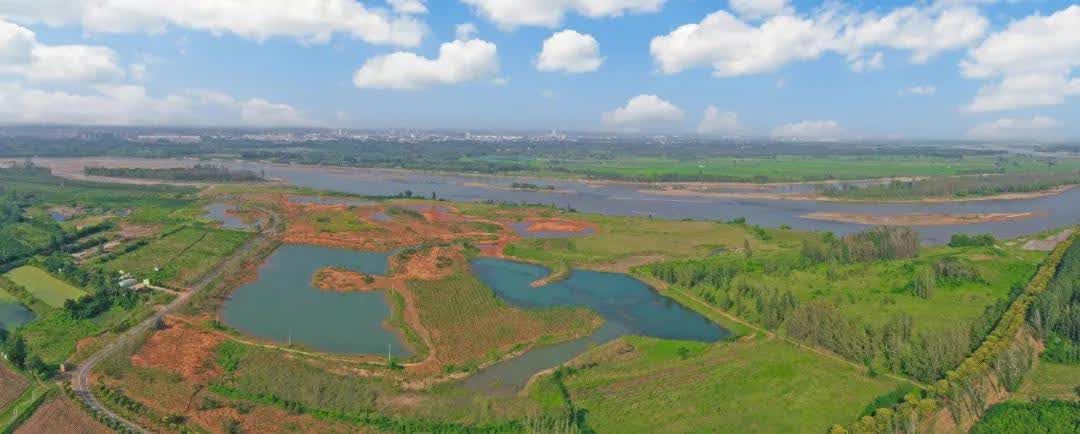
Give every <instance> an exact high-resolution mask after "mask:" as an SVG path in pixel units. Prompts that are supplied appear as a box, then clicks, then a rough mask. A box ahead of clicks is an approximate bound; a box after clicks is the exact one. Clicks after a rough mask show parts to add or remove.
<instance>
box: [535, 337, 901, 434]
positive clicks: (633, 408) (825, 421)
mask: <svg viewBox="0 0 1080 434" xmlns="http://www.w3.org/2000/svg"><path fill="white" fill-rule="evenodd" d="M572 364H573V365H575V366H586V367H585V368H582V369H579V370H576V371H575V372H573V373H572V374H569V375H567V376H565V378H564V382H565V385H566V388H567V390H568V391H569V393H570V397H571V401H572V403H573V405H574V406H575V407H576V408H579V409H582V410H585V411H586V412H587V416H586V423H587V424H588V426H589V427H590V428H593V429H595V430H596V431H597V432H600V433H616V432H617V433H636V432H640V433H647V432H655V430H656V428H657V427H660V426H662V427H664V429H663V430H664V432H670V433H682V432H687V433H689V432H712V431H725V430H732V432H760V433H768V432H775V433H791V432H807V433H820V432H825V430H826V429H827V428H828V427H829V426H830V425H832V424H834V423H836V422H837V421H846V420H852V419H855V418H857V417H859V416H860V415H861V412H862V411H863V410H864V408H865V407H866V406H867V405H869V404H870V403H871V402H873V401H874V399H875V398H876V397H878V396H881V395H884V394H887V393H889V392H891V391H892V390H894V389H895V388H896V387H897V384H896V383H894V382H893V381H891V380H889V379H886V378H884V377H876V378H872V377H869V376H867V375H866V374H864V373H861V372H859V371H857V370H856V369H855V368H854V367H852V366H850V365H847V364H844V363H842V362H838V361H834V360H830V359H826V358H823V357H821V356H819V355H817V354H814V353H811V352H808V351H804V350H801V349H798V348H796V347H794V346H792V345H790V344H787V343H785V342H783V341H780V340H777V339H766V338H757V339H753V340H749V341H746V340H743V341H739V342H724V343H717V344H711V345H710V344H702V343H697V342H680V341H668V340H660V339H650V338H636V337H628V338H624V339H621V340H618V341H615V342H613V343H610V344H607V345H605V346H603V347H600V348H597V349H595V350H593V351H591V352H590V353H586V355H584V356H582V357H581V358H579V359H577V360H576V361H575V362H573V363H572ZM548 401H550V399H549V400H548ZM549 405H550V404H549Z"/></svg>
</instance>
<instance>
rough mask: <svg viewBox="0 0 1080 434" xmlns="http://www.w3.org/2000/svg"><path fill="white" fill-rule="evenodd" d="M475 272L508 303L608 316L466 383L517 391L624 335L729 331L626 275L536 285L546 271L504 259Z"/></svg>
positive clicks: (583, 275)
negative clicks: (583, 333) (582, 332)
mask: <svg viewBox="0 0 1080 434" xmlns="http://www.w3.org/2000/svg"><path fill="white" fill-rule="evenodd" d="M472 269H473V273H474V274H475V275H476V276H477V278H479V279H480V280H481V281H482V282H484V283H485V284H486V285H487V286H489V287H491V288H492V289H493V290H494V291H495V293H496V294H498V295H499V297H501V298H502V299H503V300H506V301H507V302H508V303H510V304H512V305H514V306H518V307H521V308H543V307H553V306H585V307H588V308H590V309H592V310H594V311H596V312H597V313H599V314H600V316H602V317H603V318H604V324H603V325H602V326H601V327H600V328H599V329H598V330H597V331H596V332H594V333H593V334H592V335H590V336H587V337H584V338H581V339H576V340H573V341H568V342H563V343H559V344H555V345H550V346H546V347H541V348H537V349H534V350H532V351H529V352H526V353H525V354H523V355H521V356H520V357H516V358H513V359H510V360H507V361H505V362H502V363H499V364H496V365H494V366H492V367H489V368H487V369H484V370H483V371H480V372H479V373H477V374H476V375H473V376H472V377H469V378H468V379H466V380H465V383H464V384H465V386H466V387H468V388H471V389H474V390H482V391H485V392H513V391H516V390H518V389H520V388H521V387H522V386H524V385H525V383H526V382H527V381H528V379H529V378H530V377H531V376H532V375H533V374H535V373H536V372H539V371H542V370H544V369H548V368H552V367H555V366H558V365H560V364H562V363H564V362H566V361H569V360H570V359H572V358H574V357H575V356H577V355H579V354H581V353H583V352H585V351H586V350H588V349H589V348H591V347H593V346H596V345H599V344H603V343H605V342H608V341H611V340H613V339H616V338H618V337H620V336H624V335H640V336H651V337H657V338H664V339H677V340H692V341H701V342H715V341H718V340H721V339H724V338H727V337H728V336H730V335H731V333H730V332H729V331H728V330H727V329H725V328H723V327H721V326H719V325H717V324H716V323H714V322H712V321H710V320H709V319H708V318H706V317H704V316H703V315H701V314H699V313H697V312H694V311H693V310H690V309H688V308H686V307H685V306H683V305H681V304H679V303H678V302H676V301H675V300H672V299H671V298H668V297H665V296H663V295H660V294H659V293H658V292H656V291H655V290H653V289H652V288H651V287H649V286H648V285H646V284H645V283H642V282H641V281H639V280H637V279H634V278H633V277H630V276H628V275H625V274H618V273H602V272H596V271H583V270H574V271H572V272H571V273H570V275H569V276H568V277H567V278H566V279H565V280H562V281H559V282H555V283H551V284H548V285H544V286H541V287H539V288H534V287H532V286H531V285H530V284H531V283H532V282H533V281H536V280H537V279H540V278H542V277H544V276H546V275H547V274H548V272H549V271H548V269H546V268H544V267H540V266H536V265H531V264H523V263H518V262H513V261H507V260H502V259H491V258H482V259H476V260H473V261H472Z"/></svg>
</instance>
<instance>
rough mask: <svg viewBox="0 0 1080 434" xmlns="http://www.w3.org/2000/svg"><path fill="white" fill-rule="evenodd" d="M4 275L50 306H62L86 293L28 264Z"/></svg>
mask: <svg viewBox="0 0 1080 434" xmlns="http://www.w3.org/2000/svg"><path fill="white" fill-rule="evenodd" d="M6 276H7V278H8V279H11V281H12V282H15V284H17V285H20V286H22V287H24V288H26V290H27V291H30V293H31V294H33V295H34V297H37V298H38V299H40V300H41V301H44V302H45V303H46V304H48V305H49V306H52V307H62V306H64V302H65V301H68V300H75V299H78V298H79V297H82V296H84V295H86V292H85V291H83V290H81V289H79V288H76V287H74V286H71V285H70V284H68V283H67V282H64V281H63V280H60V279H57V278H55V277H53V276H51V275H50V274H49V273H46V272H45V271H44V270H42V269H40V268H37V267H33V266H29V265H27V266H22V267H19V268H16V269H14V270H11V271H9V272H8V273H7V275H6Z"/></svg>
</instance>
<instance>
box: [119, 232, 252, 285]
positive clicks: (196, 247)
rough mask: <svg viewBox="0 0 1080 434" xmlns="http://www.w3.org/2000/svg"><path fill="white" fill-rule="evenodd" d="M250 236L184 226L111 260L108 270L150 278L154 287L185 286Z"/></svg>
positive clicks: (233, 250) (245, 233)
mask: <svg viewBox="0 0 1080 434" xmlns="http://www.w3.org/2000/svg"><path fill="white" fill-rule="evenodd" d="M250 237H251V234H250V233H247V232H239V231H231V230H225V229H215V228H207V227H184V228H181V229H179V230H177V231H175V232H173V233H171V234H168V235H165V236H164V237H162V238H158V239H154V240H153V241H151V242H150V243H149V244H147V245H146V246H143V247H141V248H139V249H137V250H135V251H133V252H130V253H127V254H125V255H122V256H120V257H118V258H116V259H114V260H112V261H109V262H108V263H106V264H105V267H106V269H108V270H111V271H121V270H122V271H124V272H127V273H131V274H132V275H134V276H135V277H137V278H139V279H150V280H151V282H152V283H155V284H165V285H170V286H178V287H184V286H188V285H191V284H192V283H194V282H195V281H196V280H198V279H199V278H201V277H202V276H203V275H205V274H206V273H207V272H208V271H209V270H210V269H211V268H213V267H214V265H216V264H217V263H218V262H220V261H221V260H222V259H224V258H226V257H227V256H229V255H231V254H232V253H233V252H235V251H236V249H237V248H239V247H240V246H241V245H243V244H244V242H245V241H247V240H248V239H249V238H250ZM155 268H157V270H156V271H155Z"/></svg>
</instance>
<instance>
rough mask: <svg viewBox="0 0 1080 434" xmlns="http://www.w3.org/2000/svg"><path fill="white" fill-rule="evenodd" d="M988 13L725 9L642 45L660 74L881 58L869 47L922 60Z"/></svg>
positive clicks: (965, 38) (977, 33) (955, 42)
mask: <svg viewBox="0 0 1080 434" xmlns="http://www.w3.org/2000/svg"><path fill="white" fill-rule="evenodd" d="M988 26H989V21H988V20H987V19H986V18H985V17H983V16H982V15H980V14H979V12H978V11H977V10H976V9H975V8H973V7H971V6H966V5H963V4H958V5H954V4H933V5H930V6H925V7H916V6H909V7H904V8H900V9H896V10H894V11H892V12H890V13H888V14H886V15H879V14H877V13H875V12H865V13H863V12H853V11H851V10H849V9H846V8H844V7H840V6H834V5H830V6H826V7H824V8H821V9H818V10H816V11H815V12H814V13H813V14H811V15H807V16H798V15H794V14H785V15H777V16H772V17H769V18H768V19H765V20H764V21H762V22H761V23H760V24H752V23H749V22H747V21H745V20H744V19H742V18H739V17H736V16H734V15H732V14H730V13H728V12H727V11H717V12H714V13H712V14H709V15H708V16H706V17H705V18H704V19H703V20H702V21H701V22H698V23H691V24H686V25H682V26H679V27H678V28H676V29H675V30H674V31H672V32H671V33H669V34H667V35H661V36H657V37H655V38H653V40H652V42H651V44H650V52H651V53H652V56H653V59H654V60H655V61H656V63H657V64H658V65H659V67H660V70H661V71H663V72H664V73H666V74H676V73H679V72H682V71H684V70H687V69H690V68H696V67H711V68H712V70H713V75H714V76H716V77H731V76H738V75H749V74H759V73H765V72H771V71H775V70H777V69H779V68H780V67H782V66H784V65H787V64H788V63H791V62H794V61H799V60H809V59H816V58H819V57H821V56H822V55H823V54H825V53H837V54H840V55H843V56H845V57H846V58H847V59H848V61H849V63H851V66H852V67H853V68H854V69H857V70H865V69H868V68H874V67H877V66H880V65H881V63H882V62H881V60H882V58H881V57H880V56H878V54H880V53H876V54H867V53H868V52H870V51H873V50H875V49H894V50H903V51H909V52H910V53H911V56H910V60H911V61H912V62H915V63H922V62H925V61H927V60H929V59H930V58H931V57H933V56H934V55H936V54H938V53H940V52H942V51H946V50H952V49H957V48H962V47H965V46H968V45H970V44H972V43H974V42H975V41H977V40H978V39H979V38H980V37H982V35H983V34H984V33H985V32H986V28H987V27H988Z"/></svg>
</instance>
